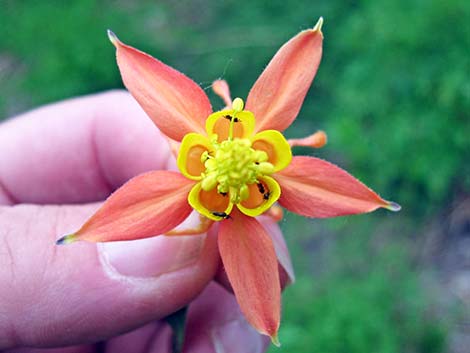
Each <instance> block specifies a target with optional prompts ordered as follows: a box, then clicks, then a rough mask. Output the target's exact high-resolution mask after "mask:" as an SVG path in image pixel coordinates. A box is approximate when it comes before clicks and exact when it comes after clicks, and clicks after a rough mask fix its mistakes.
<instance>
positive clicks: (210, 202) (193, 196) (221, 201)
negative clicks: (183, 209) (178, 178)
mask: <svg viewBox="0 0 470 353" xmlns="http://www.w3.org/2000/svg"><path fill="white" fill-rule="evenodd" d="M188 202H189V204H190V205H191V206H192V207H193V208H194V209H195V210H196V211H198V212H199V213H200V214H202V215H204V216H206V217H207V218H209V219H212V220H214V221H221V220H223V219H225V218H228V215H229V214H230V212H231V211H232V208H233V203H231V202H230V197H229V196H228V194H225V195H223V194H220V193H219V192H217V188H214V189H212V190H210V191H205V190H203V189H202V187H201V183H197V184H196V185H194V187H193V188H192V189H191V191H190V192H189V195H188Z"/></svg>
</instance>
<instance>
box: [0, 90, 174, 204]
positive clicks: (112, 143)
mask: <svg viewBox="0 0 470 353" xmlns="http://www.w3.org/2000/svg"><path fill="white" fill-rule="evenodd" d="M169 157H170V150H169V147H168V143H167V141H166V138H165V137H164V136H163V135H162V134H161V133H160V132H159V131H158V129H157V128H156V127H155V125H154V124H153V123H152V122H151V120H150V119H149V118H148V117H147V116H146V114H145V113H144V111H143V110H142V109H141V108H140V106H139V105H138V104H137V103H136V102H135V100H134V99H133V98H132V97H131V96H130V94H128V93H127V92H125V91H110V92H106V93H101V94H96V95H90V96H85V97H80V98H75V99H70V100H66V101H63V102H59V103H55V104H51V105H47V106H44V107H42V108H38V109H35V110H33V111H30V112H28V113H25V114H22V115H20V116H18V117H16V118H14V119H11V120H9V121H7V122H5V123H3V124H1V125H0V204H16V203H39V204H46V203H53V204H55V203H83V202H93V201H100V200H103V199H105V198H106V197H107V196H108V195H109V194H110V193H111V192H112V191H114V190H115V189H116V188H118V187H119V186H120V185H122V184H123V183H124V182H125V181H126V180H128V179H130V178H131V177H133V176H135V175H137V174H141V173H143V172H146V171H149V170H155V169H166V166H167V162H168V159H169Z"/></svg>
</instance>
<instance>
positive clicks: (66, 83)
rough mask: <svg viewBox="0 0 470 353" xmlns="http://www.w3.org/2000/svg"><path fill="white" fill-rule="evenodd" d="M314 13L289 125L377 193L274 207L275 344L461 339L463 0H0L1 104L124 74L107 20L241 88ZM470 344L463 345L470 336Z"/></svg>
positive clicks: (451, 348)
mask: <svg viewBox="0 0 470 353" xmlns="http://www.w3.org/2000/svg"><path fill="white" fill-rule="evenodd" d="M319 16H323V17H324V19H325V24H324V27H323V32H324V36H325V42H324V55H323V59H322V64H321V66H320V69H319V72H318V74H317V77H316V79H315V81H314V84H313V86H312V89H311V90H310V92H309V94H308V96H307V98H306V101H305V104H304V106H303V108H302V111H301V113H300V115H299V117H298V119H297V121H296V122H295V124H294V126H292V127H291V128H289V130H288V131H287V132H286V134H287V136H288V137H294V136H295V137H300V136H304V135H305V134H306V133H305V132H306V131H311V132H313V131H315V130H318V129H322V130H325V131H326V132H327V133H328V136H329V143H328V145H327V146H326V147H324V148H323V149H321V150H310V149H298V150H297V149H296V150H295V151H294V152H295V153H296V154H310V155H315V156H319V157H321V158H326V159H328V160H330V161H332V162H334V163H337V164H339V165H340V166H342V167H343V168H345V169H347V170H348V171H350V172H351V173H352V174H354V175H355V176H357V177H359V178H360V179H361V180H362V181H364V182H365V183H367V184H368V185H369V186H371V187H372V188H374V189H375V190H377V191H378V192H380V194H381V195H382V196H384V197H385V198H387V199H392V200H394V201H397V202H399V203H400V204H401V205H402V206H403V210H402V211H401V212H400V213H398V214H392V213H390V212H386V211H378V212H375V213H372V214H368V215H362V216H351V217H343V218H338V219H332V220H306V219H303V218H301V217H297V216H295V215H292V214H286V217H285V219H284V220H283V221H282V223H281V226H282V227H283V229H284V231H285V234H286V239H287V242H288V244H289V247H290V249H291V252H292V257H293V262H294V266H295V269H296V273H297V282H296V284H295V285H293V286H291V287H290V288H288V289H287V291H286V292H285V296H284V299H283V321H282V325H281V331H280V339H281V342H282V344H283V345H282V348H281V349H274V348H271V350H270V352H300V353H302V352H306V353H312V352H313V353H315V352H318V353H329V352H332V353H336V352H345V353H346V352H347V353H363V352H378V353H388V352H390V353H392V352H410V353H411V352H420V353H434V352H435V353H437V352H465V351H466V349H468V347H469V344H470V314H469V311H470V309H469V307H470V304H469V303H470V253H469V252H470V199H469V196H470V117H469V112H470V81H469V78H470V75H469V74H470V63H469V54H470V2H468V1H467V0H446V1H444V0H440V1H439V0H376V1H372V0H362V1H353V0H343V1H340V0H323V1H320V0H319V1H308V0H303V1H294V0H291V1H289V2H287V1H279V0H273V1H270V0H251V1H230V0H229V1H211V0H194V1H170V0H167V1H146V0H144V1H130V0H127V1H126V0H118V1H104V0H103V1H91V0H81V1H70V2H65V1H32V0H23V1H13V0H12V1H9V0H0V118H1V117H8V116H12V115H14V114H16V113H20V112H22V111H24V110H27V109H31V108H33V107H36V106H38V105H40V104H44V103H48V102H53V101H56V100H60V99H64V98H67V97H72V96H76V95H83V94H88V93H92V92H98V91H102V90H106V89H110V88H116V87H122V83H121V79H120V76H119V73H118V70H117V67H116V65H115V59H114V48H113V47H112V45H111V44H110V43H109V42H108V39H107V37H106V29H107V28H111V29H113V31H114V32H115V33H117V34H118V35H119V37H120V38H121V39H122V40H124V41H125V42H127V43H129V44H131V45H133V46H135V47H137V48H139V49H141V50H144V51H146V52H148V53H150V54H152V55H153V56H156V57H158V58H159V59H161V60H163V61H164V62H166V63H168V64H170V65H171V66H173V67H175V68H177V69H179V70H180V71H183V72H185V73H186V74H187V75H188V76H190V77H191V78H193V79H194V80H195V81H196V82H198V83H200V84H201V86H202V87H204V88H205V89H207V90H206V91H207V92H208V94H209V95H210V97H211V99H212V102H213V105H214V107H215V108H220V107H222V102H221V101H220V100H219V99H218V98H216V97H215V96H214V95H212V93H211V92H210V89H209V87H210V84H211V82H212V81H213V80H214V79H216V78H224V79H226V80H227V81H228V82H229V83H230V85H231V89H232V95H233V96H240V97H246V95H247V92H248V90H249V88H250V87H251V85H252V84H253V82H254V81H255V79H256V78H257V76H258V75H259V74H260V72H261V71H262V69H263V68H264V66H265V65H266V64H267V62H268V61H269V59H270V58H271V57H272V55H273V54H274V53H275V51H276V50H277V48H279V47H280V46H281V45H282V44H283V43H284V42H285V41H286V40H288V39H289V38H290V37H291V36H293V35H295V34H296V33H297V32H298V31H299V30H302V29H305V28H308V27H311V26H313V25H314V24H315V22H316V21H317V19H318V17H319ZM467 352H468V351H467Z"/></svg>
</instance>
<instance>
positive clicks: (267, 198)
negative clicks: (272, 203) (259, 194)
mask: <svg viewBox="0 0 470 353" xmlns="http://www.w3.org/2000/svg"><path fill="white" fill-rule="evenodd" d="M269 196H271V193H270V192H269V191H268V192H267V193H265V194H263V199H265V200H269Z"/></svg>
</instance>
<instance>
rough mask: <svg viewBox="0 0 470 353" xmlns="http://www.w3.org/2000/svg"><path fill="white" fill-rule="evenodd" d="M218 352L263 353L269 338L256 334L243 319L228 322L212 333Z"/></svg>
mask: <svg viewBox="0 0 470 353" xmlns="http://www.w3.org/2000/svg"><path fill="white" fill-rule="evenodd" d="M212 339H213V343H214V347H216V352H224V353H226V352H227V353H228V352H237V353H238V352H240V353H241V352H243V353H263V352H264V351H265V350H266V348H267V346H268V345H269V338H268V337H267V336H262V335H260V334H259V333H258V332H256V331H255V330H254V329H253V328H252V327H250V326H249V325H248V323H247V322H246V321H244V320H242V319H239V320H233V321H228V322H226V323H224V324H222V325H219V326H217V327H216V328H214V329H213V331H212Z"/></svg>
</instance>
